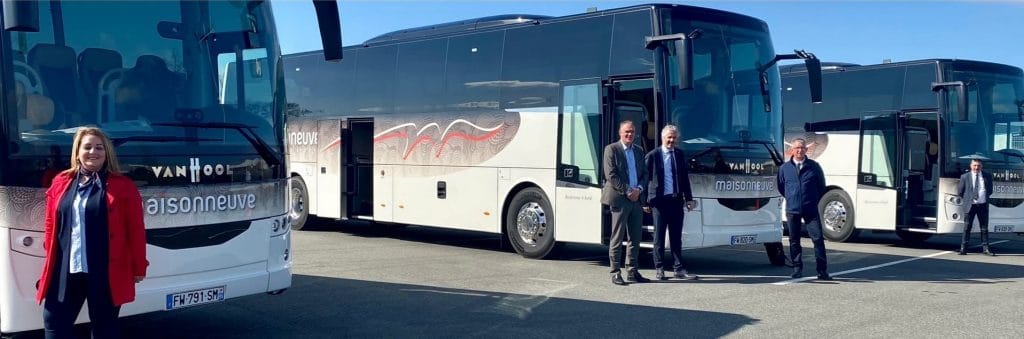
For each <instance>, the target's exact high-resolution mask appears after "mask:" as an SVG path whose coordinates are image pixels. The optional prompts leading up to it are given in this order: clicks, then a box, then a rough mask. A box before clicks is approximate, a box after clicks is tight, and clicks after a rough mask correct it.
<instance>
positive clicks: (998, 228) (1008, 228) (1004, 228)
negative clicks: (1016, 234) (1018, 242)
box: [993, 225, 1013, 233]
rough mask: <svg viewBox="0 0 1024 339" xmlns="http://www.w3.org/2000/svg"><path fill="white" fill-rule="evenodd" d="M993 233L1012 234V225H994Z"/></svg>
mask: <svg viewBox="0 0 1024 339" xmlns="http://www.w3.org/2000/svg"><path fill="white" fill-rule="evenodd" d="M993 227H994V229H993V231H994V232H996V233H1010V232H1013V225H995V226H993Z"/></svg>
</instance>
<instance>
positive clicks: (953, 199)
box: [946, 194, 963, 206]
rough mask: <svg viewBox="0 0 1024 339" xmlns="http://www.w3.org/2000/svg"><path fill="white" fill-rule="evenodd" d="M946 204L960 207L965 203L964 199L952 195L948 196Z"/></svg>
mask: <svg viewBox="0 0 1024 339" xmlns="http://www.w3.org/2000/svg"><path fill="white" fill-rule="evenodd" d="M946 202H948V203H950V204H953V205H957V206H960V204H961V203H963V199H961V198H960V197H958V196H955V195H952V194H946Z"/></svg>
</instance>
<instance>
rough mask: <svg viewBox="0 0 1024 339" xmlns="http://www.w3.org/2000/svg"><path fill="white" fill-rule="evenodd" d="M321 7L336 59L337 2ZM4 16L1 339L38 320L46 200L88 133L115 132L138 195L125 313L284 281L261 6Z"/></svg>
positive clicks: (277, 139)
mask: <svg viewBox="0 0 1024 339" xmlns="http://www.w3.org/2000/svg"><path fill="white" fill-rule="evenodd" d="M317 7H318V12H323V13H328V14H329V13H334V14H333V16H332V15H326V16H324V17H323V18H322V19H323V22H322V26H323V27H324V29H325V31H327V32H336V33H333V34H327V36H328V38H325V45H326V46H327V47H328V50H333V51H334V52H335V53H340V51H341V41H340V40H336V41H334V42H331V43H327V42H328V41H331V39H340V26H339V25H338V15H337V4H335V3H333V2H322V3H321V2H317ZM0 14H2V15H0V18H3V20H4V21H3V27H4V31H3V32H2V34H0V89H2V92H3V93H6V95H4V96H2V97H0V103H2V105H0V123H2V125H3V128H0V138H2V140H3V142H2V143H0V144H2V145H3V146H0V159H2V161H0V246H2V247H0V334H2V335H4V336H6V335H7V334H10V333H13V332H21V331H28V330H35V329H40V328H42V326H43V320H42V308H41V307H40V306H39V305H37V304H36V301H35V296H36V286H37V281H38V279H39V277H40V272H41V270H42V267H43V261H44V256H45V254H44V250H43V245H42V244H43V215H44V209H45V201H44V199H45V191H46V189H47V188H48V187H49V185H50V182H51V180H52V179H53V176H54V175H55V173H57V172H59V171H61V170H63V169H66V168H68V167H69V154H70V152H71V150H70V147H71V142H72V137H73V135H74V133H75V131H76V130H77V128H78V127H80V126H85V125H97V126H99V127H100V128H102V129H103V130H104V131H106V132H107V133H108V134H109V135H110V137H111V139H112V140H113V142H114V143H115V145H116V147H117V153H118V155H119V160H120V163H121V164H122V168H123V169H124V171H125V174H126V175H128V176H129V177H131V178H132V179H133V180H134V181H135V183H136V184H137V185H138V186H139V190H140V193H141V195H142V199H143V206H141V207H142V208H143V209H144V211H145V222H146V242H147V248H146V250H147V259H148V260H149V262H150V266H149V269H148V271H147V278H146V279H145V281H143V282H142V283H140V284H138V285H137V297H136V300H135V301H134V302H132V303H129V304H127V305H125V306H124V307H123V308H122V310H121V315H123V316H127V315H133V314H139V313H145V312H152V311H160V310H172V309H178V308H182V307H189V306H194V305H200V304H205V303H210V302H217V301H222V300H225V299H230V298H235V297H240V296H245V295H251V294H255V293H264V292H271V293H278V292H280V291H283V290H284V289H286V288H288V287H289V286H291V256H290V246H291V240H290V231H289V230H290V226H289V223H290V219H289V216H288V213H287V212H288V208H287V206H288V202H287V197H288V194H287V192H288V180H289V178H288V177H289V176H288V175H287V170H286V169H285V164H284V108H285V106H284V93H283V88H282V87H283V83H284V82H283V78H282V72H281V71H280V70H279V67H280V58H281V56H280V51H279V47H278V38H277V33H276V31H275V27H274V20H273V16H272V15H271V9H270V5H269V2H265V1H208V2H207V1H137V2H128V1H95V2H92V1H4V2H3V7H2V13H0ZM240 18H244V19H245V20H240ZM333 46H337V47H336V48H335V47H333ZM222 80H227V81H229V82H230V83H228V84H227V85H225V86H222V85H221V81H222ZM87 321H88V312H84V311H83V312H82V313H81V315H80V317H79V318H78V322H87Z"/></svg>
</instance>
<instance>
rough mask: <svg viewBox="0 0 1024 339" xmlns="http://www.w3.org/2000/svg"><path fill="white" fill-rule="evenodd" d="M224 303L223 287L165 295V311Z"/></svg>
mask: <svg viewBox="0 0 1024 339" xmlns="http://www.w3.org/2000/svg"><path fill="white" fill-rule="evenodd" d="M218 301H224V286H217V287H211V288H204V289H200V290H192V291H186V292H178V293H171V294H168V295H167V307H166V309H167V310H173V309H179V308H182V307H189V306H196V305H202V304H209V303H213V302H218Z"/></svg>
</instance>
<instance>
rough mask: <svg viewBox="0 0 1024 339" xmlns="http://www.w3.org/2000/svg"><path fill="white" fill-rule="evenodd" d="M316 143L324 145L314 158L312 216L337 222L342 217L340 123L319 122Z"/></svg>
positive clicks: (343, 196)
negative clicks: (314, 205) (315, 170)
mask: <svg viewBox="0 0 1024 339" xmlns="http://www.w3.org/2000/svg"><path fill="white" fill-rule="evenodd" d="M317 129H318V131H317V132H318V133H319V135H320V140H325V141H328V142H329V143H328V144H325V145H323V146H321V147H320V150H319V151H318V152H317V156H316V168H317V172H316V176H317V178H316V185H317V189H316V197H315V199H316V202H317V203H316V205H317V209H316V215H317V216H319V217H322V218H334V219H340V218H341V217H342V216H343V215H346V213H345V195H344V194H342V192H343V189H344V187H343V186H344V184H345V182H344V180H342V178H344V177H345V167H344V166H342V163H341V161H342V159H344V154H343V153H344V149H345V140H344V139H343V138H342V134H343V133H342V121H341V120H320V121H319V122H318V124H317Z"/></svg>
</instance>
